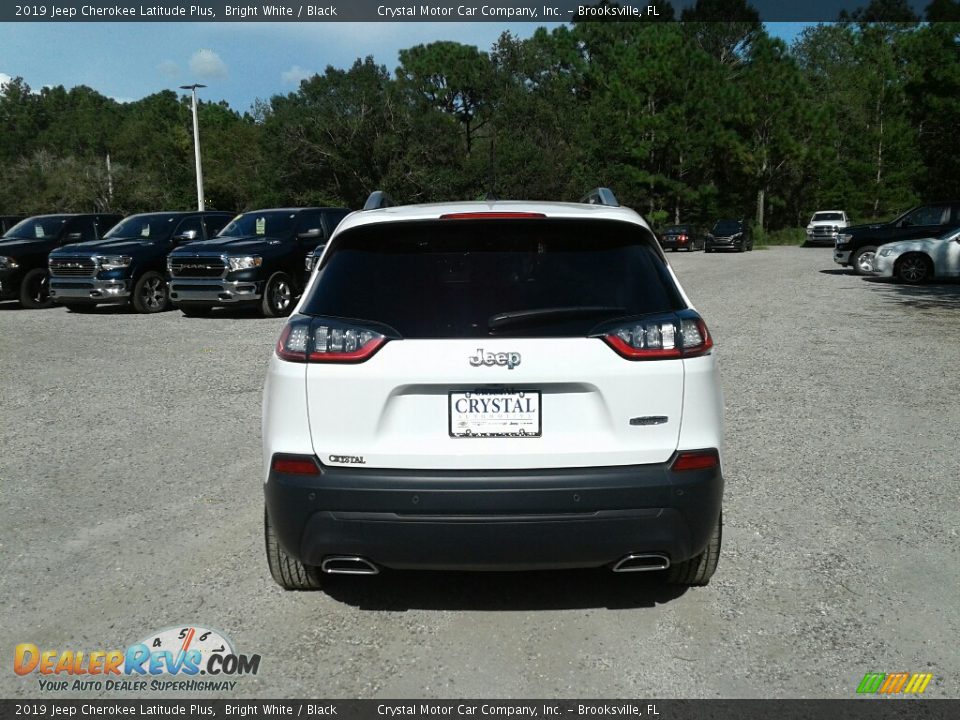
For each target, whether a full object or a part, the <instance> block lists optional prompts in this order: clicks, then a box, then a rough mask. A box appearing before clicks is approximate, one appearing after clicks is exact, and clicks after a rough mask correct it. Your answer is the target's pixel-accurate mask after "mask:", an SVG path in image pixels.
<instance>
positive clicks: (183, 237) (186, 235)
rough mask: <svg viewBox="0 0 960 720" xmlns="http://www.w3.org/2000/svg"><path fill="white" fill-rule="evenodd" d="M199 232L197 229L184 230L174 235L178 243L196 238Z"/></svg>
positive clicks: (174, 239)
mask: <svg viewBox="0 0 960 720" xmlns="http://www.w3.org/2000/svg"><path fill="white" fill-rule="evenodd" d="M198 235H199V233H198V232H197V231H196V230H184V231H183V232H182V233H178V234H176V235H174V236H173V241H174V242H177V243H185V242H190V241H191V240H196V239H197V236H198Z"/></svg>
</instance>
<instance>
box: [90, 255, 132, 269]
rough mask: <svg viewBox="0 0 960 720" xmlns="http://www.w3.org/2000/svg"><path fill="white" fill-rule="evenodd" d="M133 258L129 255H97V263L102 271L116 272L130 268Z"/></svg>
mask: <svg viewBox="0 0 960 720" xmlns="http://www.w3.org/2000/svg"><path fill="white" fill-rule="evenodd" d="M132 260H133V258H131V257H130V256H129V255H97V262H98V263H100V268H101V269H103V270H116V269H118V268H125V267H130V263H131V262H132Z"/></svg>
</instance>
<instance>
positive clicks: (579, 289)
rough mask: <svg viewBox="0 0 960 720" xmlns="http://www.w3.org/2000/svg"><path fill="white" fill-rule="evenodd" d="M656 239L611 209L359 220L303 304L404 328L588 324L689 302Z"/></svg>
mask: <svg viewBox="0 0 960 720" xmlns="http://www.w3.org/2000/svg"><path fill="white" fill-rule="evenodd" d="M654 242H655V241H654V239H653V237H652V236H651V235H650V234H649V233H648V232H647V231H646V230H644V229H643V228H641V227H638V226H636V225H632V224H630V223H625V222H618V221H609V220H606V221H601V220H555V219H528V220H480V221H475V220H439V221H425V222H424V221H410V222H394V223H382V224H372V225H363V226H360V227H357V228H354V229H352V230H348V231H347V232H345V233H343V234H341V235H339V236H338V237H337V238H336V239H335V240H334V244H333V246H332V247H331V249H330V252H328V254H327V255H326V257H325V259H324V262H323V265H322V266H321V268H320V270H319V271H318V276H317V278H316V281H315V283H314V286H313V290H312V292H311V294H310V296H309V297H308V298H307V300H306V302H305V303H304V306H303V308H302V312H304V313H306V314H308V315H317V316H324V317H337V318H347V319H353V320H367V321H373V322H377V323H382V324H385V325H388V326H390V327H392V328H393V329H394V330H396V331H397V332H399V333H400V334H401V335H402V336H403V337H406V338H473V337H488V336H498V337H500V336H513V337H562V336H583V335H585V334H586V333H588V332H589V331H590V330H591V329H593V328H594V327H596V326H597V325H598V324H599V323H602V322H606V321H609V320H613V319H617V318H622V317H633V316H638V315H645V314H649V313H658V312H670V311H675V310H680V309H683V308H684V307H685V304H684V302H683V298H682V297H681V296H680V293H679V291H678V290H677V288H676V285H675V283H674V282H673V280H672V278H671V276H670V273H669V271H668V270H667V267H666V265H665V263H664V261H663V260H661V258H660V256H659V255H658V251H656V250H654V248H653V245H652V244H653V243H654ZM531 311H532V312H531ZM505 317H506V319H504V318H505ZM498 318H499V319H498Z"/></svg>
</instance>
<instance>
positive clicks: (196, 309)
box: [177, 303, 213, 317]
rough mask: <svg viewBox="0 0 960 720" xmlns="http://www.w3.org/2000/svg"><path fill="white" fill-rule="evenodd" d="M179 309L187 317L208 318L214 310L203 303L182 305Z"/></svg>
mask: <svg viewBox="0 0 960 720" xmlns="http://www.w3.org/2000/svg"><path fill="white" fill-rule="evenodd" d="M177 307H178V308H180V312H182V313H183V314H184V315H186V316H187V317H207V315H209V314H210V312H211V311H212V310H213V308H212V307H210V306H209V305H203V304H201V303H180V304H179V305H177Z"/></svg>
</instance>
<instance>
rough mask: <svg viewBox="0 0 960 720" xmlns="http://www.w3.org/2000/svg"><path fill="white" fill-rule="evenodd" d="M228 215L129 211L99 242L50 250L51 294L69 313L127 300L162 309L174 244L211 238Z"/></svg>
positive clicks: (151, 309)
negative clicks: (167, 260)
mask: <svg viewBox="0 0 960 720" xmlns="http://www.w3.org/2000/svg"><path fill="white" fill-rule="evenodd" d="M232 217H233V215H232V214H231V213H225V212H158V213H144V214H142V215H131V216H130V217H128V218H126V219H124V220H123V221H121V222H120V223H118V224H117V225H114V226H113V228H112V229H111V230H110V231H109V232H108V233H107V234H106V235H104V236H103V239H102V240H94V241H92V242H85V243H78V244H75V245H65V246H64V247H62V248H60V249H58V250H54V251H53V252H52V253H50V256H49V259H48V263H49V266H50V297H52V298H53V300H54V302H56V303H59V304H62V305H66V306H67V307H68V308H70V310H72V311H73V312H83V311H85V310H90V309H93V308H94V307H96V306H97V305H98V304H100V303H105V304H123V303H130V305H131V306H132V307H133V309H134V310H136V311H137V312H140V313H154V312H161V311H163V310H166V309H167V308H169V307H170V299H169V298H168V297H167V279H166V258H167V254H168V253H169V252H170V251H171V250H173V249H174V248H175V247H176V246H177V245H178V244H183V243H186V242H191V241H194V240H203V239H205V238H208V237H213V236H214V235H216V234H217V233H218V232H220V230H221V229H222V228H223V226H224V225H226V224H227V223H228V222H230V218H232Z"/></svg>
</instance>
